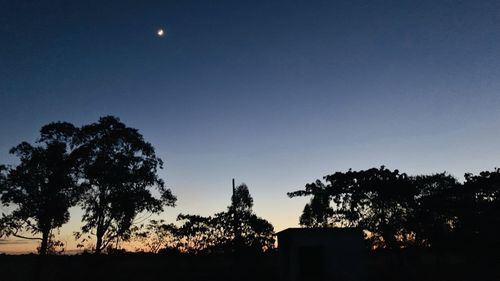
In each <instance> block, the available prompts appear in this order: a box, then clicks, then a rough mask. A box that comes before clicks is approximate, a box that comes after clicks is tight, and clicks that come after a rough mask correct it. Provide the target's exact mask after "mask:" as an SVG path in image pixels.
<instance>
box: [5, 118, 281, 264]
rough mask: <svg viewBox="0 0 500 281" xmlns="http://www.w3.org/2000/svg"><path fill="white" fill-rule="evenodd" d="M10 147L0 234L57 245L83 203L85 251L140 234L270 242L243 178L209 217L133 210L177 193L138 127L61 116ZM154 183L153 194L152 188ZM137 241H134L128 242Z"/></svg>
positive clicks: (161, 248)
mask: <svg viewBox="0 0 500 281" xmlns="http://www.w3.org/2000/svg"><path fill="white" fill-rule="evenodd" d="M10 153H11V154H13V155H15V156H17V157H18V158H19V164H18V165H16V166H14V167H12V166H5V165H1V166H0V200H1V202H2V204H3V205H5V206H8V207H9V208H10V209H12V211H11V212H10V213H8V214H6V213H2V217H1V218H0V238H2V237H8V236H14V237H18V238H25V239H32V240H39V241H40V246H39V248H38V252H39V253H40V255H46V254H47V253H60V252H62V251H63V250H64V244H63V243H62V242H61V241H58V240H57V237H56V236H55V232H56V231H57V229H58V228H60V227H61V226H62V225H63V224H65V223H67V222H68V220H69V217H70V213H69V208H70V207H73V206H80V207H81V208H82V210H83V217H82V223H83V226H82V227H81V229H80V231H77V232H75V233H74V235H75V238H76V240H77V242H78V245H77V246H78V247H80V248H84V250H85V251H93V252H95V253H101V252H108V253H111V252H117V251H118V252H119V251H123V250H122V249H120V245H121V244H122V243H123V242H130V241H132V242H140V244H141V245H142V246H141V247H137V248H138V249H137V250H138V251H148V252H154V253H158V252H168V251H176V252H183V253H193V254H199V253H223V254H225V253H233V252H262V251H267V250H269V249H272V248H273V247H274V242H275V240H274V228H273V226H272V225H271V224H270V223H269V222H268V221H266V220H264V219H262V218H260V217H258V216H257V215H255V214H254V213H253V210H252V206H253V199H252V197H251V195H250V192H249V190H248V187H247V186H246V185H245V184H242V185H240V186H238V187H236V188H234V190H233V195H232V198H231V204H230V205H229V207H228V208H227V211H225V212H220V213H217V214H215V215H213V216H210V217H202V216H198V215H186V214H180V215H179V216H178V224H179V226H177V225H174V224H167V223H165V222H164V221H157V220H150V222H149V223H147V224H143V225H137V224H135V223H134V220H135V219H136V217H137V216H138V214H140V213H142V212H147V213H150V214H151V213H153V214H154V213H156V214H158V213H161V212H162V211H163V208H164V207H165V206H174V205H175V202H176V197H175V196H174V195H173V194H172V192H171V191H170V189H168V188H166V187H165V183H164V181H163V180H162V179H161V178H159V176H158V170H159V169H162V167H163V162H162V160H161V159H160V158H159V157H157V156H156V153H155V149H154V147H153V146H152V145H151V144H150V143H148V142H146V141H145V140H144V138H143V136H142V135H141V134H140V133H139V132H138V130H137V129H133V128H129V127H127V126H126V125H125V124H123V123H122V122H121V121H120V120H119V119H118V118H116V117H113V116H107V117H103V118H100V119H99V121H98V122H96V123H92V124H89V125H84V126H82V127H80V128H78V127H75V126H74V125H73V124H70V123H67V122H56V123H51V124H48V125H46V126H43V127H42V128H41V130H40V137H39V139H38V140H37V141H36V143H35V144H34V145H32V144H29V143H27V142H23V143H21V144H19V145H18V146H16V147H14V148H12V149H11V150H10ZM154 189H156V190H157V191H158V194H159V196H158V197H155V196H153V193H152V191H153V190H154ZM135 244H137V243H135Z"/></svg>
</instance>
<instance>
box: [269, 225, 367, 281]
mask: <svg viewBox="0 0 500 281" xmlns="http://www.w3.org/2000/svg"><path fill="white" fill-rule="evenodd" d="M277 235H278V252H279V260H280V271H281V277H282V280H284V281H302V280H308V281H319V280H339V281H340V280H364V279H365V278H363V277H364V275H363V274H364V272H365V270H364V269H365V266H364V263H365V252H366V251H367V250H366V249H365V247H364V245H365V244H364V241H363V232H362V231H361V230H360V229H357V228H288V229H285V230H283V231H280V232H278V233H277Z"/></svg>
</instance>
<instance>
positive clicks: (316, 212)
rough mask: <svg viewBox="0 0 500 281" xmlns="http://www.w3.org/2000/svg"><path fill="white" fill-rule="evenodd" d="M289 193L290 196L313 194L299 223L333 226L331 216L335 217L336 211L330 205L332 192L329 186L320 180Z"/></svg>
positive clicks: (303, 224)
mask: <svg viewBox="0 0 500 281" xmlns="http://www.w3.org/2000/svg"><path fill="white" fill-rule="evenodd" d="M287 194H288V196H289V197H290V198H293V197H297V196H309V195H312V198H311V201H310V202H309V203H307V204H306V206H305V207H304V210H303V211H302V215H301V216H300V219H299V223H300V225H301V226H305V227H329V226H331V223H330V218H331V217H333V215H334V212H333V209H332V207H331V206H330V201H331V199H330V194H329V192H328V190H327V187H326V186H325V185H324V184H323V183H322V182H321V181H320V180H317V181H315V182H314V183H309V184H306V186H305V190H299V191H295V192H289V193H287Z"/></svg>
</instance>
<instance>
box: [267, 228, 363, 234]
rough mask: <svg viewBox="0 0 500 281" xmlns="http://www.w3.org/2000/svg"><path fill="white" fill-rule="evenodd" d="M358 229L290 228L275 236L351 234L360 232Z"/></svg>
mask: <svg viewBox="0 0 500 281" xmlns="http://www.w3.org/2000/svg"><path fill="white" fill-rule="evenodd" d="M360 231H361V229H360V228H356V227H291V228H287V229H285V230H282V231H279V232H277V233H276V235H282V234H300V235H304V234H319V233H322V234H326V233H332V234H333V233H349V232H351V233H353V232H360Z"/></svg>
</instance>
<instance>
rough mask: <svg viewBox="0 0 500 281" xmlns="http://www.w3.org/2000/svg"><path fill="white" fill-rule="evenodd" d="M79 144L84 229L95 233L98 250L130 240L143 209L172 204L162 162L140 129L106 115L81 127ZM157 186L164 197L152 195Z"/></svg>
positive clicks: (159, 209) (77, 149)
mask: <svg viewBox="0 0 500 281" xmlns="http://www.w3.org/2000/svg"><path fill="white" fill-rule="evenodd" d="M76 146H77V148H76V149H75V151H76V152H77V154H78V159H79V167H81V173H82V180H83V184H82V185H83V186H84V187H85V193H84V196H83V198H82V200H81V202H80V203H81V206H82V207H83V211H84V214H83V218H82V220H83V222H84V225H83V227H82V233H91V234H93V235H95V236H96V244H95V252H96V253H99V252H101V251H102V250H104V249H106V248H107V247H108V246H110V245H112V243H113V242H115V243H119V241H120V240H128V239H129V238H130V235H131V231H130V230H131V227H132V225H133V221H134V218H135V217H136V216H137V215H138V214H139V213H141V212H144V211H147V212H151V213H160V212H162V211H163V207H164V206H174V203H175V201H176V198H175V196H173V195H172V193H171V191H170V189H167V188H166V187H165V184H164V182H163V180H162V179H160V178H159V177H158V175H157V172H158V170H159V169H162V168H163V162H162V160H161V159H160V158H158V157H157V156H156V154H155V150H154V148H153V146H152V145H151V144H150V143H148V142H146V141H144V139H143V136H142V135H141V134H140V133H139V132H138V131H137V130H136V129H133V128H129V127H127V126H126V125H125V124H123V123H122V122H120V120H119V119H118V118H116V117H113V116H107V117H103V118H100V119H99V121H98V122H97V123H94V124H90V125H86V126H83V127H82V128H81V129H80V130H79V134H78V138H77V141H76ZM153 188H154V189H156V190H157V191H158V192H159V194H160V198H156V197H154V196H153V194H152V193H151V190H152V189H153Z"/></svg>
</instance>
